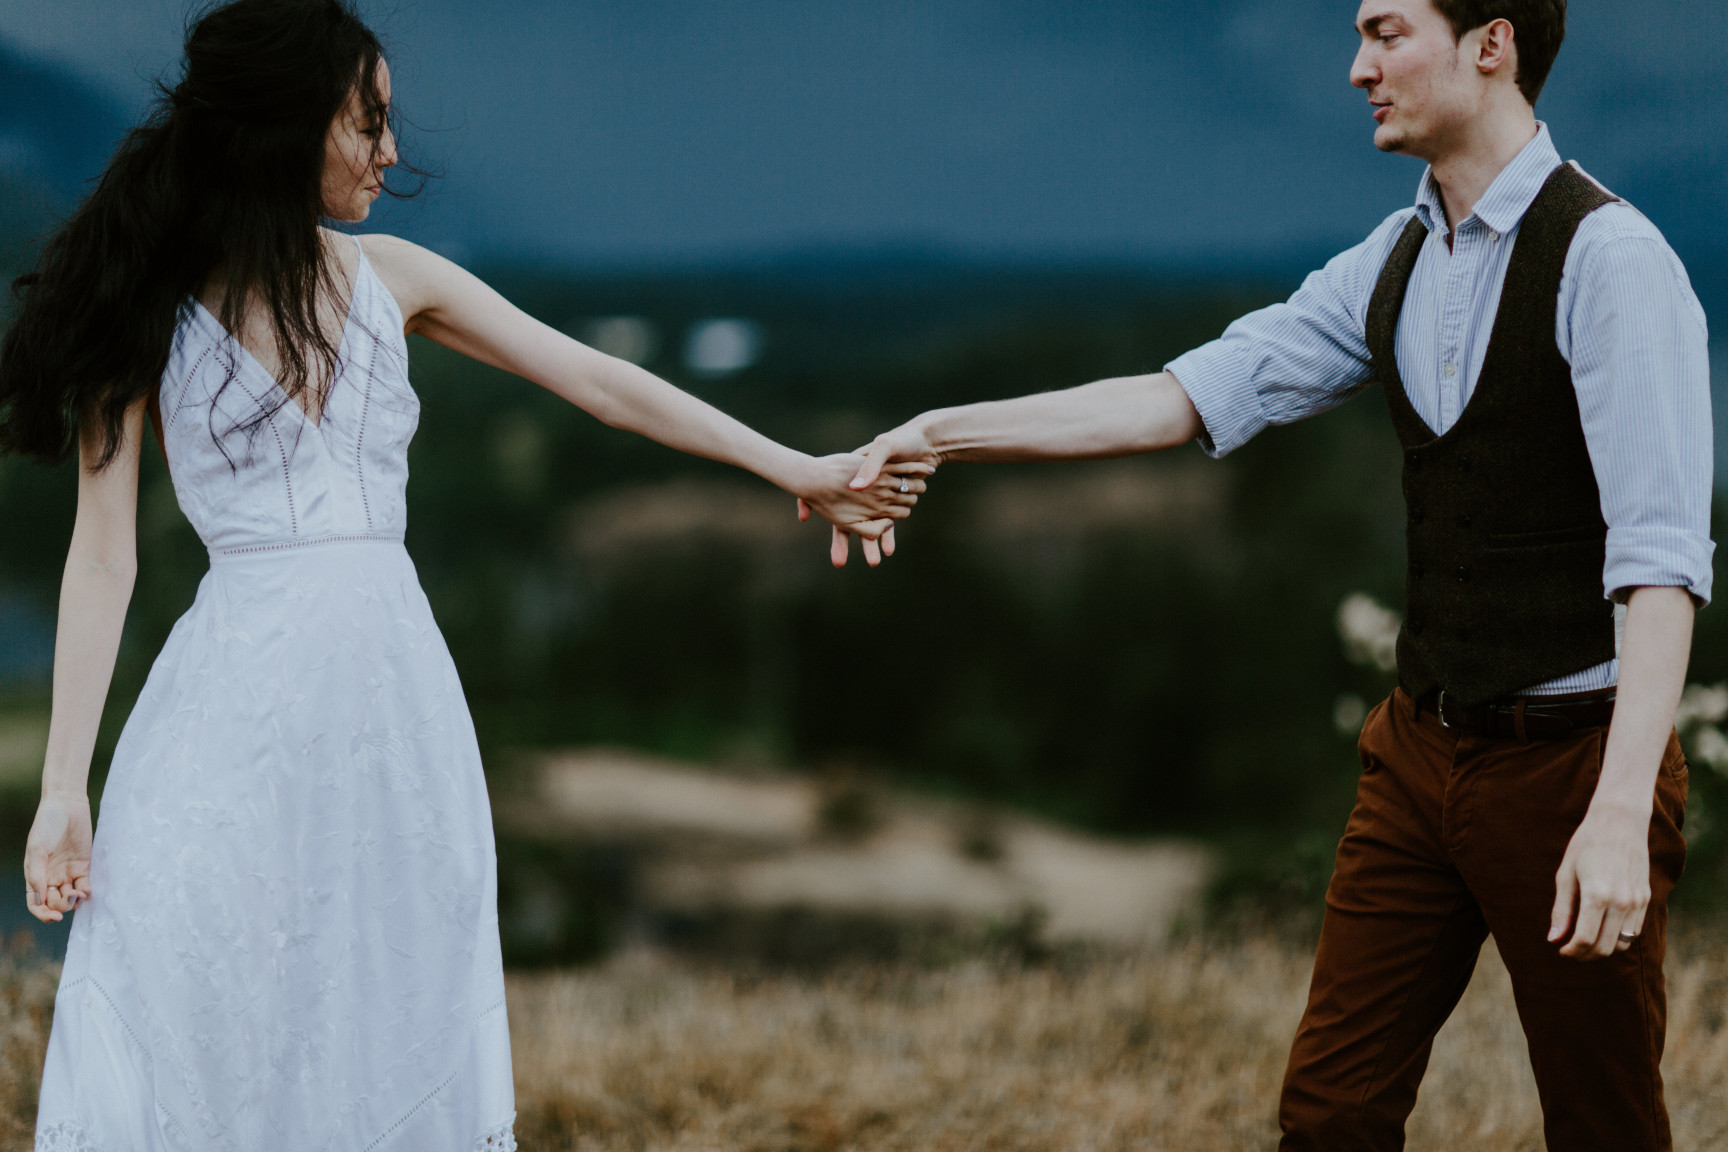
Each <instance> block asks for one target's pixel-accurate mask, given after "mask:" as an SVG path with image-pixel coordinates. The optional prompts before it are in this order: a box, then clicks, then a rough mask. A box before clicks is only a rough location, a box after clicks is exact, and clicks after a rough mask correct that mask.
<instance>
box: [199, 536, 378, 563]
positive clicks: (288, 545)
mask: <svg viewBox="0 0 1728 1152" xmlns="http://www.w3.org/2000/svg"><path fill="white" fill-rule="evenodd" d="M401 543H402V537H401V536H399V535H391V534H390V533H386V532H355V533H348V534H344V535H336V536H313V537H310V538H309V539H305V540H281V541H276V542H273V543H268V544H242V545H239V546H237V547H234V548H212V549H210V550H209V551H210V559H211V560H219V559H223V558H225V557H230V556H256V555H259V554H260V553H265V552H287V551H291V550H293V549H296V548H315V547H318V546H320V545H326V544H401Z"/></svg>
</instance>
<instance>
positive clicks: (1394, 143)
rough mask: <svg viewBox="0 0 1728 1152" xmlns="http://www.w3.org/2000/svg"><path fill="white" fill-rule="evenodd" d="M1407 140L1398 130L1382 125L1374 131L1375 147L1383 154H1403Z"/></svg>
mask: <svg viewBox="0 0 1728 1152" xmlns="http://www.w3.org/2000/svg"><path fill="white" fill-rule="evenodd" d="M1405 144H1406V140H1405V139H1404V133H1402V132H1400V131H1398V129H1396V128H1393V127H1390V126H1388V125H1385V124H1382V125H1380V126H1379V127H1378V128H1376V129H1374V147H1376V148H1378V149H1380V151H1382V152H1402V151H1404V147H1405Z"/></svg>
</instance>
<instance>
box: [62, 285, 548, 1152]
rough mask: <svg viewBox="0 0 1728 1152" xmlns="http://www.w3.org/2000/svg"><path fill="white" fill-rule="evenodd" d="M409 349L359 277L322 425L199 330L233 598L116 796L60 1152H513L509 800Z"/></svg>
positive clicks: (98, 876)
mask: <svg viewBox="0 0 1728 1152" xmlns="http://www.w3.org/2000/svg"><path fill="white" fill-rule="evenodd" d="M402 330H403V326H402V316H401V313H400V311H399V310H398V309H397V306H396V302H395V300H394V299H393V298H392V297H391V295H390V293H389V291H388V290H387V289H386V288H385V287H384V285H383V283H382V282H381V281H380V280H379V279H378V276H377V274H376V273H375V272H374V271H373V270H372V268H371V267H370V266H369V265H368V264H367V262H366V259H365V255H364V253H362V255H361V259H360V267H359V271H358V274H357V277H356V281H355V286H354V292H353V302H352V305H351V310H350V314H349V317H348V321H347V327H346V329H345V331H344V334H343V337H342V342H341V362H340V366H339V373H338V376H337V378H336V380H335V383H334V385H333V386H332V387H331V389H330V391H329V397H328V401H327V403H326V406H325V408H324V413H323V420H322V423H321V424H315V423H314V422H313V421H312V420H310V419H309V418H307V417H306V416H305V415H304V414H303V413H302V412H301V410H300V408H299V407H298V406H297V405H296V404H294V403H293V402H292V401H289V400H288V399H287V397H286V396H285V395H284V394H283V393H282V392H281V390H280V389H279V388H278V387H277V385H276V383H275V382H274V380H272V378H271V377H270V376H269V374H268V373H266V372H265V371H264V369H263V368H262V366H261V365H260V364H259V363H258V362H257V361H255V360H253V359H252V358H251V357H250V356H249V355H248V354H247V353H246V352H245V351H244V350H243V349H241V348H240V347H239V346H238V345H237V344H236V343H235V342H234V341H232V340H231V339H230V338H229V337H228V336H227V334H226V333H225V332H224V330H223V329H222V328H221V326H220V325H219V324H218V323H217V321H216V320H215V318H214V317H212V316H211V315H210V314H209V313H208V312H206V311H204V310H203V308H202V307H199V306H193V307H192V309H191V311H190V312H189V313H188V315H187V317H186V318H185V319H184V321H183V322H182V324H181V326H180V328H179V331H178V332H177V333H176V336H175V342H174V350H173V355H172V359H171V360H170V362H169V366H168V371H167V375H166V376H165V378H164V379H163V383H162V393H161V410H162V426H163V434H164V440H165V443H166V448H167V453H168V460H169V465H170V470H171V472H172V475H173V480H174V490H175V493H176V495H177V496H178V498H179V501H180V507H181V508H182V509H183V510H184V511H185V513H186V515H187V516H188V517H189V518H190V519H191V521H192V524H193V525H194V526H195V527H196V528H197V530H198V533H199V535H200V536H201V537H202V538H203V540H204V543H205V544H206V545H207V546H208V547H209V550H210V571H209V573H208V574H207V575H206V576H205V577H204V580H203V583H202V584H201V585H200V586H199V589H198V596H197V600H196V602H195V603H194V604H193V606H192V608H191V610H190V611H189V612H187V614H186V615H185V617H184V618H182V619H181V620H180V621H179V622H178V623H177V624H176V625H175V627H174V630H173V633H172V634H171V635H170V636H169V638H168V643H167V645H166V646H165V647H164V648H163V650H162V654H161V656H160V657H159V658H158V659H157V661H156V665H155V667H154V669H153V670H152V671H151V674H150V678H149V682H148V684H147V685H146V687H145V689H144V692H143V695H142V696H141V697H140V698H139V700H138V705H137V707H136V708H135V709H134V710H133V712H132V715H131V718H130V719H129V720H128V721H127V724H126V728H125V732H124V734H123V735H122V736H121V738H120V743H119V746H118V748H117V750H116V752H115V755H114V761H113V767H112V769H111V771H110V773H109V776H108V782H107V786H106V787H105V789H104V791H103V794H102V805H101V811H100V815H99V826H98V828H97V830H96V838H95V854H94V857H93V859H92V861H91V874H90V879H91V884H92V887H93V890H94V894H93V896H92V897H91V899H90V900H89V902H88V903H87V904H85V905H84V906H83V907H82V908H80V909H79V910H78V911H77V912H76V913H75V915H74V916H73V923H72V933H71V939H70V943H69V945H68V947H67V952H66V963H65V972H64V975H63V976H62V977H61V981H60V991H59V996H58V999H57V1000H56V1002H55V1009H54V1028H53V1035H52V1038H51V1039H50V1041H49V1045H48V1058H47V1067H46V1069H45V1072H44V1075H43V1082H42V1094H41V1105H40V1110H39V1113H38V1119H37V1128H36V1148H37V1150H38V1152H62V1150H69V1149H70V1150H76V1152H205V1150H209V1152H216V1150H218V1149H220V1150H223V1152H469V1150H471V1149H498V1148H515V1147H516V1144H515V1141H514V1139H513V1137H512V1136H511V1128H510V1125H511V1121H512V1119H513V1117H514V1112H513V1106H514V1105H513V1093H512V1087H511V1076H510V1042H509V1032H508V1028H507V1025H506V1021H505V1014H504V979H503V968H502V965H501V962H500V957H499V950H498V920H497V897H496V865H495V857H494V853H493V843H492V824H491V815H490V811H489V806H488V804H487V797H486V788H485V780H484V778H483V777H482V775H481V768H480V755H479V750H478V747H477V746H476V743H475V739H474V729H473V725H472V723H471V721H470V719H469V715H468V710H467V706H466V704H465V702H464V700H463V697H462V688H461V685H460V684H459V683H458V682H457V678H456V670H455V668H454V667H453V666H452V664H451V662H450V655H449V652H448V651H447V649H446V648H445V646H444V641H443V638H442V637H441V636H440V635H439V632H438V628H437V626H436V625H435V624H434V623H433V620H432V613H431V610H430V608H429V607H428V605H427V602H426V597H425V595H424V594H423V593H422V592H421V590H420V585H419V583H418V581H417V579H416V577H415V572H414V566H413V564H412V563H411V562H410V561H409V559H408V553H407V552H406V551H405V550H404V549H403V546H402V534H403V528H404V524H405V517H404V511H405V509H404V501H403V496H404V489H405V486H406V483H407V478H408V469H407V452H408V442H409V439H410V438H411V437H412V436H413V434H414V429H415V426H416V424H417V422H418V418H419V402H418V400H417V399H416V398H415V395H414V393H413V391H412V389H411V388H410V387H409V384H408V372H407V368H408V362H407V347H406V344H405V342H404V339H403V334H402ZM230 367H232V369H233V375H232V378H230ZM224 382H226V386H225V387H224ZM213 432H214V433H215V436H214V437H213V436H212V433H213Z"/></svg>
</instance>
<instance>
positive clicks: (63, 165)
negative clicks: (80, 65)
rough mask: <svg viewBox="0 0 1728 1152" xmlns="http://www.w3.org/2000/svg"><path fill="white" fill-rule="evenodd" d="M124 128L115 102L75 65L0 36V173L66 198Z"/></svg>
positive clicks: (98, 167) (94, 170)
mask: <svg viewBox="0 0 1728 1152" xmlns="http://www.w3.org/2000/svg"><path fill="white" fill-rule="evenodd" d="M125 127H126V124H125V121H124V119H123V118H122V115H121V112H120V109H119V108H118V106H117V105H116V104H115V103H114V102H113V101H112V100H111V99H110V98H109V97H108V96H107V95H105V94H104V93H103V92H102V91H101V90H99V89H98V88H96V87H94V86H93V85H91V84H89V83H88V82H87V81H85V80H84V79H83V78H81V77H80V76H79V75H78V74H77V73H76V72H74V71H72V70H71V69H69V68H66V67H64V66H62V65H59V64H54V63H50V62H47V61H42V60H36V59H33V58H31V57H29V56H27V55H25V54H24V53H22V52H20V51H19V50H18V49H17V48H15V47H13V46H12V45H9V44H7V43H5V42H4V41H0V174H4V175H5V176H7V177H10V178H11V179H12V180H14V181H15V182H18V183H20V184H23V185H25V186H28V185H32V184H36V185H40V186H42V187H44V188H46V189H48V190H51V192H52V193H53V195H54V196H56V197H58V198H60V199H62V200H64V201H66V202H71V201H73V200H75V199H77V197H78V196H79V195H80V194H81V193H82V192H83V190H84V187H85V184H86V182H87V181H89V180H91V179H92V178H94V177H95V176H97V175H100V173H101V171H102V166H103V164H105V163H106V162H107V160H108V156H109V154H110V153H111V152H112V151H113V148H114V145H115V143H116V142H117V141H118V140H119V138H120V134H121V133H122V132H123V131H124V130H125ZM11 207H12V205H11V204H9V203H6V204H0V210H7V211H8V213H9V210H10V208H11ZM6 218H7V219H10V216H9V214H8V216H7V217H6Z"/></svg>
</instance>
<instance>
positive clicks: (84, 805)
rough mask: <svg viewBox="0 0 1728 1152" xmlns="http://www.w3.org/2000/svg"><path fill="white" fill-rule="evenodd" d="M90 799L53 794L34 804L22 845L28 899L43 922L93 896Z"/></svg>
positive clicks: (33, 911)
mask: <svg viewBox="0 0 1728 1152" xmlns="http://www.w3.org/2000/svg"><path fill="white" fill-rule="evenodd" d="M90 827H91V826H90V799H89V797H87V796H74V795H69V794H68V795H60V794H50V795H46V796H43V797H42V802H41V803H40V804H38V805H37V806H36V822H35V823H33V824H32V825H30V838H29V839H28V840H26V841H25V844H24V885H25V889H26V892H25V897H24V899H25V902H26V903H27V904H28V905H29V907H30V915H32V916H34V917H36V919H38V920H40V921H42V922H43V923H44V924H53V923H55V922H56V921H58V920H63V919H65V917H66V913H68V912H70V911H72V909H74V908H76V907H77V906H78V904H79V902H80V901H83V900H88V899H89V898H90Z"/></svg>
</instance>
